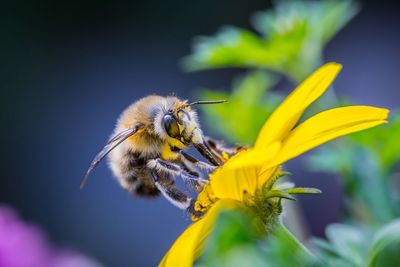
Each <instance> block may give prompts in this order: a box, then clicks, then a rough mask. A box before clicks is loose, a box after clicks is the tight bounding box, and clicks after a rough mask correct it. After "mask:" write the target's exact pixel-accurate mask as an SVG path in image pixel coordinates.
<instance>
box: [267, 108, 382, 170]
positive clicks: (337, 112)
mask: <svg viewBox="0 0 400 267" xmlns="http://www.w3.org/2000/svg"><path fill="white" fill-rule="evenodd" d="M388 115H389V110H387V109H383V108H376V107H369V106H349V107H341V108H335V109H331V110H327V111H324V112H321V113H319V114H317V115H315V116H313V117H311V118H310V119H308V120H306V121H305V122H303V123H302V124H300V125H299V126H298V127H296V128H295V129H294V130H293V131H292V132H291V133H290V134H289V136H288V137H287V139H285V140H284V141H283V143H282V148H281V150H280V152H279V153H278V155H277V157H276V158H275V159H274V162H273V163H271V165H270V166H275V165H279V164H281V163H283V162H285V161H287V160H289V159H291V158H294V157H296V156H298V155H300V154H302V153H304V152H306V151H308V150H310V149H312V148H314V147H316V146H319V145H321V144H323V143H326V142H328V141H330V140H332V139H335V138H337V137H340V136H343V135H346V134H350V133H354V132H358V131H361V130H364V129H368V128H371V127H374V126H377V125H380V124H383V123H386V122H387V121H386V119H387V117H388Z"/></svg>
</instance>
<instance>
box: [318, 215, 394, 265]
mask: <svg viewBox="0 0 400 267" xmlns="http://www.w3.org/2000/svg"><path fill="white" fill-rule="evenodd" d="M326 236H327V240H322V239H317V238H315V239H313V240H312V241H313V243H314V244H315V245H316V246H317V248H318V252H317V254H318V255H319V256H320V258H322V259H323V260H324V264H325V266H332V267H333V266H341V267H357V266H368V267H390V266H398V263H399V262H400V253H399V250H400V220H399V219H397V220H394V221H392V222H390V223H388V224H386V225H383V226H381V227H380V228H378V229H375V228H374V227H371V226H369V225H355V226H352V225H346V224H331V225H329V226H328V227H327V229H326Z"/></svg>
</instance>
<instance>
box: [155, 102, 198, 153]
mask: <svg viewBox="0 0 400 267" xmlns="http://www.w3.org/2000/svg"><path fill="white" fill-rule="evenodd" d="M162 126H163V128H164V130H165V132H166V134H167V135H168V136H169V137H171V138H174V139H177V140H179V141H180V142H181V143H183V144H184V145H190V144H193V143H194V144H196V143H199V142H202V132H201V129H200V127H199V123H198V120H197V114H196V112H195V111H194V110H192V109H191V108H190V107H189V106H187V105H186V104H185V105H180V106H179V107H177V108H175V109H170V110H168V111H167V112H166V113H165V114H164V117H163V119H162Z"/></svg>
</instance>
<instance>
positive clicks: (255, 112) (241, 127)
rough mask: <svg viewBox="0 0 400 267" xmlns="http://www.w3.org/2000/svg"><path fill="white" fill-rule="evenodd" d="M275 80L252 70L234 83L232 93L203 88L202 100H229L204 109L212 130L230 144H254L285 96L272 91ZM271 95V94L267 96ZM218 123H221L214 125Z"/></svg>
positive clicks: (270, 76) (261, 72)
mask: <svg viewBox="0 0 400 267" xmlns="http://www.w3.org/2000/svg"><path fill="white" fill-rule="evenodd" d="M275 82H276V78H274V76H272V75H268V74H266V73H265V72H263V71H252V72H250V73H249V74H247V75H246V76H244V77H240V78H239V79H236V80H234V82H233V85H232V87H233V89H232V92H231V93H227V92H218V91H214V90H211V89H203V90H202V91H201V93H200V96H201V98H202V99H209V100H214V99H215V100H217V99H226V100H228V102H227V103H224V104H220V105H212V106H211V105H210V106H207V107H206V108H204V109H203V111H204V113H205V114H206V120H207V123H208V124H209V125H213V127H212V129H213V130H215V131H217V132H218V133H219V134H221V135H224V137H225V138H226V139H227V141H230V142H232V143H239V144H248V145H251V144H253V142H254V141H255V139H256V137H257V133H258V131H259V130H260V129H261V127H262V125H263V123H264V122H265V118H267V117H268V116H269V115H270V114H271V113H272V111H273V110H274V108H275V107H276V106H277V105H278V103H279V102H280V101H281V100H282V98H283V96H281V95H280V94H278V93H274V92H269V89H270V88H271V87H272V86H273V85H274V84H275ZM267 93H268V94H267ZM215 121H218V123H215Z"/></svg>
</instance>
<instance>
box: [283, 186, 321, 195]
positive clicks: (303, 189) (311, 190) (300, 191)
mask: <svg viewBox="0 0 400 267" xmlns="http://www.w3.org/2000/svg"><path fill="white" fill-rule="evenodd" d="M285 192H286V193H288V194H321V193H322V191H321V190H319V189H318V188H313V187H294V188H289V189H286V190H285Z"/></svg>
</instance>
